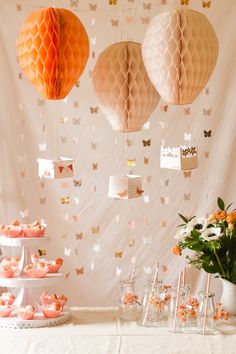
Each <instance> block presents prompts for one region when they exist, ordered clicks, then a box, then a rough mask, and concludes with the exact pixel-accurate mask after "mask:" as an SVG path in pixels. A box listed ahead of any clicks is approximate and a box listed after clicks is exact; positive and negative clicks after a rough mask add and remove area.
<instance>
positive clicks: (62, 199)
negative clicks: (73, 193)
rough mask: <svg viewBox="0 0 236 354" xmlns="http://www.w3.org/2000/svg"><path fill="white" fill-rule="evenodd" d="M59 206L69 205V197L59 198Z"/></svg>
mask: <svg viewBox="0 0 236 354" xmlns="http://www.w3.org/2000/svg"><path fill="white" fill-rule="evenodd" d="M60 200H61V204H70V197H69V196H63V197H61V198H60Z"/></svg>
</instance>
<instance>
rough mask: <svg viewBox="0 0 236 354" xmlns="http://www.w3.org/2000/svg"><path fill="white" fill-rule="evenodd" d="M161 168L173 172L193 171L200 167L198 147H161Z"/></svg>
mask: <svg viewBox="0 0 236 354" xmlns="http://www.w3.org/2000/svg"><path fill="white" fill-rule="evenodd" d="M160 167H161V168H169V169H173V170H192V169H195V168H197V167H198V147H197V146H177V147H164V146H161V158H160Z"/></svg>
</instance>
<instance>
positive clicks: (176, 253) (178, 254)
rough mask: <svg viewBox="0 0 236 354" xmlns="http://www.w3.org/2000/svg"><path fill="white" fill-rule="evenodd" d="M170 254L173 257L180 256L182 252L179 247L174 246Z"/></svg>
mask: <svg viewBox="0 0 236 354" xmlns="http://www.w3.org/2000/svg"><path fill="white" fill-rule="evenodd" d="M172 252H173V254H174V255H175V256H181V254H182V250H181V247H180V246H179V245H176V246H175V247H173V248H172Z"/></svg>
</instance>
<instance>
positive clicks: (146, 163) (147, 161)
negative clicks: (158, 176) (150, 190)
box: [143, 157, 149, 165]
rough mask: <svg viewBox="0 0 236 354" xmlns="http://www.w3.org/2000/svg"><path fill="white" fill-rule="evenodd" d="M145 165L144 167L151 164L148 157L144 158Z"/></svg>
mask: <svg viewBox="0 0 236 354" xmlns="http://www.w3.org/2000/svg"><path fill="white" fill-rule="evenodd" d="M143 163H144V165H148V164H149V158H148V157H144V158H143Z"/></svg>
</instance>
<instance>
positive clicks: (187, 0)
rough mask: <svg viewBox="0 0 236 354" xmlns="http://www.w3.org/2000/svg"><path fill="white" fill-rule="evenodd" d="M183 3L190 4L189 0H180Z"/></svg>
mask: <svg viewBox="0 0 236 354" xmlns="http://www.w3.org/2000/svg"><path fill="white" fill-rule="evenodd" d="M180 3H181V5H188V4H189V0H180Z"/></svg>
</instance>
